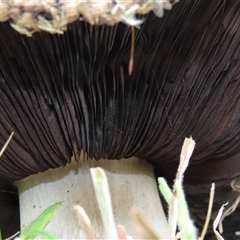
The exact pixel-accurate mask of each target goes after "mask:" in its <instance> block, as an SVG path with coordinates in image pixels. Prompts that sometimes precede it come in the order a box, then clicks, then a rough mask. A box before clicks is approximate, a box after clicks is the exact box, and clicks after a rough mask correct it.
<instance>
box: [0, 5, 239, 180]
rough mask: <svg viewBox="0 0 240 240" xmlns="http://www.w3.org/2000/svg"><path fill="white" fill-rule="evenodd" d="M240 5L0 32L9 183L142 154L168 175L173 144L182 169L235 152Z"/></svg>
mask: <svg viewBox="0 0 240 240" xmlns="http://www.w3.org/2000/svg"><path fill="white" fill-rule="evenodd" d="M238 4H239V3H238V1H227V2H222V1H220V2H218V3H216V2H215V1H208V2H206V1H200V2H194V1H191V2H189V1H182V2H181V3H178V4H176V5H175V6H174V8H173V10H171V11H169V12H166V16H165V17H164V18H162V19H160V18H157V17H155V16H154V15H153V14H149V15H148V16H147V17H146V19H145V20H144V23H143V25H142V26H141V28H140V29H139V30H137V29H135V35H136V38H135V43H134V49H135V53H134V68H133V73H132V75H131V76H130V75H129V74H128V65H129V59H130V56H129V52H130V47H131V29H130V27H128V26H126V25H124V24H121V23H120V24H118V25H117V26H114V27H108V26H90V25H89V24H87V23H85V22H82V21H77V22H74V23H72V24H70V25H69V26H68V30H67V31H66V32H65V33H64V34H63V35H57V34H55V35H51V34H49V33H46V32H39V33H35V34H34V35H33V37H31V38H29V37H26V36H23V35H20V34H19V33H17V32H16V31H15V30H14V29H12V28H11V27H10V25H9V23H8V22H5V23H1V25H0V31H1V32H2V33H4V34H1V36H0V96H1V103H0V112H1V118H0V130H1V131H0V143H1V144H4V142H5V141H6V139H7V138H8V136H9V134H10V133H11V132H12V131H13V132H15V135H14V138H13V139H12V141H11V144H10V145H9V147H8V148H7V150H6V152H5V154H4V155H3V156H2V159H1V161H0V167H1V171H0V179H2V180H4V181H5V180H9V181H14V180H18V179H20V178H23V177H26V176H28V175H31V174H33V173H37V172H39V171H45V170H46V169H49V168H56V167H59V166H63V165H65V164H66V163H67V162H69V161H70V157H71V155H72V154H74V155H75V156H76V158H78V155H79V151H80V150H83V151H84V152H86V153H87V155H88V156H89V157H90V158H96V159H100V158H107V159H120V158H125V157H130V156H136V157H139V158H143V159H147V160H149V161H150V162H152V163H153V164H154V166H155V167H156V168H160V169H161V171H165V172H168V173H174V174H175V169H176V166H177V162H178V156H179V152H180V149H181V145H182V141H183V139H184V137H185V136H189V135H192V136H193V138H194V139H195V140H196V142H197V147H196V150H195V152H194V156H193V159H192V165H195V164H198V163H201V162H203V161H205V160H208V161H216V160H220V159H226V158H229V157H231V156H233V155H234V154H236V153H238V152H239V144H238V141H237V140H238V136H239V131H240V128H239V117H238V112H239V110H240V104H239V101H240V98H239V81H238V79H239V71H240V68H239V61H238V58H239V54H238V50H239V41H238V39H239V35H240V31H239V25H238V24H237V23H238V21H237V20H238V18H239V15H238V10H237V9H238V7H239V5H238Z"/></svg>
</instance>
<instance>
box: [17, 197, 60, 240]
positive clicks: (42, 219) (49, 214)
mask: <svg viewBox="0 0 240 240" xmlns="http://www.w3.org/2000/svg"><path fill="white" fill-rule="evenodd" d="M62 203H63V202H59V203H55V204H53V205H51V206H50V207H48V208H47V209H45V210H44V211H43V212H42V213H41V214H40V215H39V216H38V217H37V219H35V220H34V221H32V222H31V223H30V224H29V225H28V226H26V227H25V228H24V229H23V230H22V232H21V234H20V238H22V239H28V240H32V239H34V238H35V237H36V236H37V235H35V234H33V232H36V231H41V230H43V229H44V228H45V227H46V226H47V224H48V223H49V222H50V221H51V220H52V218H53V216H54V214H55V212H56V210H57V209H58V208H59V207H60V206H61V205H62Z"/></svg>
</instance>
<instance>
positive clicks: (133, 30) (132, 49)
mask: <svg viewBox="0 0 240 240" xmlns="http://www.w3.org/2000/svg"><path fill="white" fill-rule="evenodd" d="M131 33H132V42H131V50H130V59H129V65H128V74H129V75H130V76H131V75H132V71H133V63H134V40H135V29H134V26H131Z"/></svg>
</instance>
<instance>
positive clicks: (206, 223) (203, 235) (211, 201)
mask: <svg viewBox="0 0 240 240" xmlns="http://www.w3.org/2000/svg"><path fill="white" fill-rule="evenodd" d="M214 193H215V183H212V187H211V190H210V196H209V202H208V211H207V216H206V220H205V223H204V227H203V230H202V233H201V236H200V238H199V240H204V237H205V235H206V232H207V228H208V225H209V222H210V219H211V214H212V207H213V199H214Z"/></svg>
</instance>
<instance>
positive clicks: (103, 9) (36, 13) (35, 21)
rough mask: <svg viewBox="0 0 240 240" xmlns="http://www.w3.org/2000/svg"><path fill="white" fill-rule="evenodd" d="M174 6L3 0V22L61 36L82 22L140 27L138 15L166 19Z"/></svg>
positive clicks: (153, 1) (147, 0)
mask: <svg viewBox="0 0 240 240" xmlns="http://www.w3.org/2000/svg"><path fill="white" fill-rule="evenodd" d="M173 4H174V3H172V2H171V1H170V0H143V1H140V0H137V1H134V0H129V1H125V0H100V1H95V0H86V1H81V0H71V1H66V0H58V1H56V0H36V1H32V0H0V22H5V21H7V20H11V21H12V22H13V23H12V24H11V25H12V27H13V28H14V29H16V30H17V31H18V32H20V33H22V34H26V35H28V36H31V35H32V34H33V33H34V32H37V31H47V32H49V33H52V34H54V33H58V34H59V33H63V31H65V30H66V29H67V25H68V24H69V23H72V22H75V21H77V20H79V19H80V20H84V21H86V22H88V23H90V24H91V25H95V24H96V25H99V24H107V25H110V26H112V25H114V24H116V23H119V22H125V23H126V24H128V25H139V24H141V23H142V20H139V19H136V18H135V16H136V14H147V13H149V12H150V11H152V10H153V11H154V12H155V14H156V15H157V16H158V17H162V16H163V12H164V9H166V10H170V9H171V8H172V5H173Z"/></svg>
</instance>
